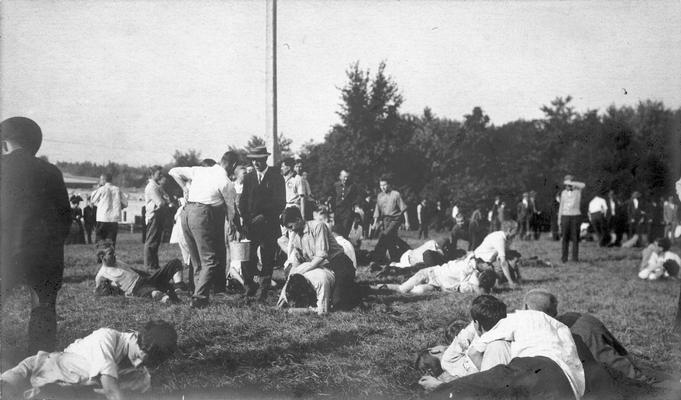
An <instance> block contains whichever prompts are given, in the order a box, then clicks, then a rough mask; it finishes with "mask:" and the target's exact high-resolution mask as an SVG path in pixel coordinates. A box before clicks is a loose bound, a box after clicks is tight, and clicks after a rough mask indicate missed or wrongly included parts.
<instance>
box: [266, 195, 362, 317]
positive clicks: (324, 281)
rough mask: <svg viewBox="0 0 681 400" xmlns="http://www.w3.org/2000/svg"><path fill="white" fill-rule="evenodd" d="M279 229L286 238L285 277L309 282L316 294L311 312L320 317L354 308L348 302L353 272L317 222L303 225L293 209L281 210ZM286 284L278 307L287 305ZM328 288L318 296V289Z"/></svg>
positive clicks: (343, 255) (322, 224) (331, 235)
mask: <svg viewBox="0 0 681 400" xmlns="http://www.w3.org/2000/svg"><path fill="white" fill-rule="evenodd" d="M282 225H283V226H285V227H286V229H287V230H288V231H289V234H290V239H289V249H290V250H289V259H288V262H289V263H290V266H287V269H288V270H289V271H290V272H289V276H290V277H293V276H294V275H300V278H298V277H297V278H296V280H299V281H300V282H303V281H302V279H306V280H307V281H308V282H311V283H310V285H311V287H313V288H315V291H316V292H317V293H318V295H317V301H316V302H315V304H317V303H318V304H317V306H316V308H315V311H316V312H317V313H319V314H324V313H326V312H328V311H329V310H330V309H335V310H339V309H349V308H351V307H352V306H353V305H354V302H353V301H352V299H353V297H354V295H355V294H356V292H357V290H356V288H355V287H356V285H355V268H354V267H353V265H352V261H351V260H350V258H348V256H347V255H346V254H345V253H344V251H343V248H342V247H341V246H340V245H339V244H338V242H337V241H336V240H335V238H334V237H333V234H332V233H331V230H330V229H329V227H328V226H327V225H326V224H325V223H324V222H320V221H307V222H306V221H305V220H303V217H302V215H301V214H300V210H299V209H298V208H296V207H289V208H287V209H285V210H284V213H283V214H282ZM316 270H320V271H316ZM332 277H333V278H332ZM301 278H302V279H301ZM290 280H291V279H290V278H289V279H287V284H285V285H284V288H283V289H282V293H281V295H280V297H279V301H278V303H277V306H278V307H282V306H283V305H284V304H286V303H287V294H288V292H287V287H288V285H289V284H290ZM301 286H304V285H301ZM329 286H330V287H331V290H330V291H329V292H326V291H325V292H324V293H323V294H322V295H320V294H319V293H320V291H321V290H322V289H324V290H326V289H325V288H327V287H329ZM289 290H290V289H289ZM293 293H297V292H295V291H294V292H293ZM328 293H330V297H329V294H328Z"/></svg>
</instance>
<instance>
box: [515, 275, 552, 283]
mask: <svg viewBox="0 0 681 400" xmlns="http://www.w3.org/2000/svg"><path fill="white" fill-rule="evenodd" d="M559 280H560V278H559V277H557V276H549V277H546V278H538V279H526V278H523V284H529V283H532V284H539V283H548V282H555V281H559Z"/></svg>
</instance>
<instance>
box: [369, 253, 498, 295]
mask: <svg viewBox="0 0 681 400" xmlns="http://www.w3.org/2000/svg"><path fill="white" fill-rule="evenodd" d="M482 267H484V264H482V263H479V262H478V261H477V260H476V259H475V257H473V254H472V253H471V254H469V255H468V256H466V257H465V258H460V259H457V260H452V261H449V262H446V263H444V264H442V265H436V266H434V267H428V268H424V269H421V270H419V271H417V272H416V273H415V274H414V275H413V276H412V277H411V278H409V279H407V281H406V282H404V283H403V284H401V285H397V284H384V285H380V286H379V287H378V288H377V289H389V290H396V291H399V292H400V293H411V294H426V293H431V292H433V291H436V290H442V291H447V292H459V293H489V292H490V290H491V289H492V288H493V287H494V284H495V282H496V280H497V275H496V273H495V272H494V271H493V270H491V269H487V268H484V269H482V270H481V268H482Z"/></svg>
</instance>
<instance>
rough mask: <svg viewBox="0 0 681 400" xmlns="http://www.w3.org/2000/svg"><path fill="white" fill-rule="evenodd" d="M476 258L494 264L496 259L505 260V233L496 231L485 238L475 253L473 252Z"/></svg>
mask: <svg viewBox="0 0 681 400" xmlns="http://www.w3.org/2000/svg"><path fill="white" fill-rule="evenodd" d="M473 254H475V257H476V258H479V259H481V260H482V261H484V262H488V263H491V262H494V261H495V260H496V259H497V258H499V259H504V260H505V259H506V233H505V232H504V231H496V232H492V233H490V234H488V235H487V236H485V239H484V240H483V241H482V243H480V246H478V247H477V248H476V249H475V251H473Z"/></svg>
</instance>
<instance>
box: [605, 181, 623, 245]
mask: <svg viewBox="0 0 681 400" xmlns="http://www.w3.org/2000/svg"><path fill="white" fill-rule="evenodd" d="M605 203H606V204H607V205H608V210H607V211H606V213H605V225H606V227H607V230H608V234H611V233H614V234H615V240H614V241H613V242H611V243H609V244H608V246H610V247H613V246H617V247H619V246H621V245H622V236H623V235H624V229H625V227H626V215H625V213H626V210H625V209H624V207H623V206H622V203H621V202H620V201H619V200H618V199H617V197H615V191H614V190H610V191H608V197H607V199H606V200H605Z"/></svg>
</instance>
